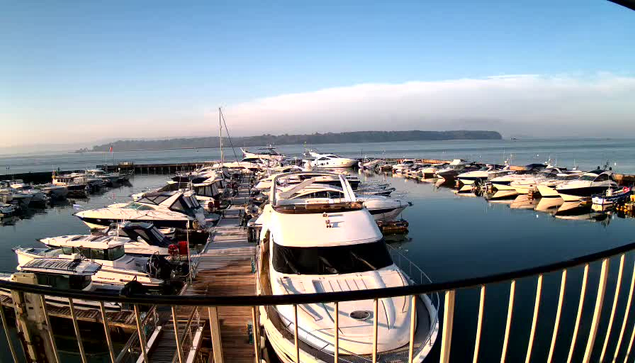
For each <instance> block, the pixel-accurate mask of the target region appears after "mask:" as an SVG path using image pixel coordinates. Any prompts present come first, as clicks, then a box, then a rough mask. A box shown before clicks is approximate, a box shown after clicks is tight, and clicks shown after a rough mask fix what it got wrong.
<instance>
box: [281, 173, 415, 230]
mask: <svg viewBox="0 0 635 363" xmlns="http://www.w3.org/2000/svg"><path fill="white" fill-rule="evenodd" d="M278 198H279V199H327V200H328V199H330V200H336V201H337V200H343V199H344V191H343V190H342V188H341V187H338V186H334V185H330V184H319V183H313V179H306V180H305V182H303V183H301V184H298V185H296V186H294V187H290V188H286V189H283V190H282V191H281V192H280V193H278ZM355 199H356V200H357V201H360V202H362V203H363V204H364V207H366V209H368V211H369V212H370V214H371V215H372V216H373V218H375V220H377V221H385V222H386V221H392V220H395V219H396V218H397V217H398V216H399V215H400V214H401V212H403V211H404V209H406V208H407V207H409V206H410V205H411V204H410V203H408V202H404V201H402V200H399V199H393V198H389V197H385V196H382V195H356V196H355Z"/></svg>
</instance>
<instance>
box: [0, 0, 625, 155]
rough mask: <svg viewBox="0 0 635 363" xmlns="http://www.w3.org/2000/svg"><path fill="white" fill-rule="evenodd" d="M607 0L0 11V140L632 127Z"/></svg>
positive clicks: (74, 5)
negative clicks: (224, 128) (224, 125)
mask: <svg viewBox="0 0 635 363" xmlns="http://www.w3.org/2000/svg"><path fill="white" fill-rule="evenodd" d="M634 24H635V14H634V13H633V12H632V11H629V10H627V9H624V8H622V7H620V6H618V5H615V4H612V3H610V2H608V1H598V0H584V1H574V0H566V1H561V2H558V3H553V2H551V1H546V0H541V1H534V2H531V3H525V4H522V3H518V2H495V1H491V2H479V3H473V2H470V1H456V2H452V3H444V2H439V3H418V2H415V3H409V2H398V3H390V4H370V3H367V2H361V1H360V2H346V3H345V4H343V3H341V2H320V3H319V4H318V3H306V4H305V3H302V4H298V3H295V2H280V3H275V4H264V3H260V2H246V3H242V4H241V5H236V4H235V3H223V4H221V3H215V4H210V3H207V2H192V3H188V4H176V3H171V2H153V3H152V4H151V7H149V6H144V5H142V4H138V3H137V4H133V3H127V2H109V3H104V4H98V3H85V2H67V3H62V4H38V5H37V6H36V5H33V4H29V3H26V2H19V3H13V4H5V5H4V6H3V11H2V12H0V47H1V48H2V49H7V50H9V51H6V52H2V53H0V126H1V127H2V130H3V132H2V133H1V134H0V135H1V136H0V143H1V144H2V145H1V146H2V147H4V148H7V147H9V148H11V147H17V146H25V145H33V144H46V145H55V144H62V145H63V144H68V145H77V146H78V147H77V148H79V147H83V146H87V145H92V144H95V143H99V142H103V141H104V140H116V139H139V138H146V139H151V138H171V137H196V136H214V135H216V134H217V117H218V116H217V108H218V106H222V107H223V110H224V114H225V117H226V120H227V122H228V126H229V129H230V132H231V134H232V136H249V135H260V134H264V133H270V134H284V133H288V134H305V133H314V132H320V133H325V132H341V131H359V130H378V131H393V130H394V131H399V130H412V129H417V130H432V131H440V130H459V129H465V130H493V131H498V132H500V133H502V134H503V135H505V136H507V137H509V136H518V135H522V136H532V137H623V136H624V135H626V134H629V133H631V134H632V133H633V132H635V102H633V101H632V95H633V94H635V73H634V70H633V64H635V52H634V51H633V48H632V39H635V26H633V25H634Z"/></svg>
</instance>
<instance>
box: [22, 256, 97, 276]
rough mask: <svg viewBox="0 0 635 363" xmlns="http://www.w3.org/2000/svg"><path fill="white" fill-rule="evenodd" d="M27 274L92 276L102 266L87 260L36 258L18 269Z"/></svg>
mask: <svg viewBox="0 0 635 363" xmlns="http://www.w3.org/2000/svg"><path fill="white" fill-rule="evenodd" d="M18 268H19V269H20V270H22V271H27V272H46V273H54V274H65V275H68V274H69V273H70V274H75V275H92V274H94V273H95V272H97V271H99V269H100V268H101V265H100V264H97V263H94V262H91V261H86V260H70V259H67V258H36V259H33V260H31V261H29V262H27V263H25V264H23V265H21V266H19V267H18Z"/></svg>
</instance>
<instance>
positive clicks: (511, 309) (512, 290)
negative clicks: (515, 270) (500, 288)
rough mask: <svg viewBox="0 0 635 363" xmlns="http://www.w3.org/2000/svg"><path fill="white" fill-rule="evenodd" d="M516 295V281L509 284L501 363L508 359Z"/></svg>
mask: <svg viewBox="0 0 635 363" xmlns="http://www.w3.org/2000/svg"><path fill="white" fill-rule="evenodd" d="M515 295H516V280H512V281H511V283H510V284H509V304H508V305H507V321H506V322H505V336H504V338H503V351H502V352H501V363H503V362H505V359H506V358H507V346H508V345H509V332H510V330H511V326H512V316H513V313H514V296H515Z"/></svg>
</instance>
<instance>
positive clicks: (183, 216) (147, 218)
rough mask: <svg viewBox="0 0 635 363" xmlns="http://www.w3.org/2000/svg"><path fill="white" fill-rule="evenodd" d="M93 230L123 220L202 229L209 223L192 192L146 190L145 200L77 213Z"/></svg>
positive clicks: (158, 226)
mask: <svg viewBox="0 0 635 363" xmlns="http://www.w3.org/2000/svg"><path fill="white" fill-rule="evenodd" d="M75 216H76V217H78V218H79V219H81V220H82V222H84V223H85V224H86V225H87V226H88V227H89V228H91V229H97V230H98V229H105V228H108V227H109V226H110V225H111V224H113V223H118V222H121V221H132V222H148V223H152V224H154V225H155V226H156V227H157V228H179V229H190V228H194V229H198V228H199V227H204V226H205V225H206V220H205V215H204V213H203V208H202V207H201V205H200V204H199V203H198V201H197V200H196V198H195V197H194V195H193V194H192V192H158V193H146V194H145V195H144V196H143V197H142V198H141V199H139V200H137V201H132V202H128V203H117V204H111V205H109V206H107V207H104V208H98V209H90V210H85V211H81V212H78V213H75Z"/></svg>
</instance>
